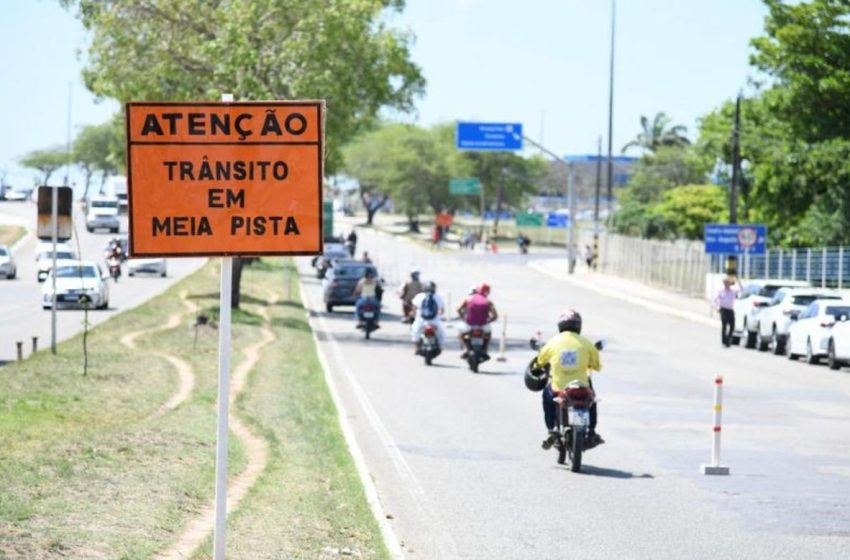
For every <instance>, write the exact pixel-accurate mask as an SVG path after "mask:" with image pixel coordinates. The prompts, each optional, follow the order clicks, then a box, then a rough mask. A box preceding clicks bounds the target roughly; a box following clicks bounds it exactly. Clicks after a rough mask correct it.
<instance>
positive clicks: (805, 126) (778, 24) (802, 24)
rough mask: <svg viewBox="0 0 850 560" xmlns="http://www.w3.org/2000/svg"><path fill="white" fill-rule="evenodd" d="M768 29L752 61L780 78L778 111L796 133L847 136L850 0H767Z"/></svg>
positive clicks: (754, 43) (811, 136) (813, 137)
mask: <svg viewBox="0 0 850 560" xmlns="http://www.w3.org/2000/svg"><path fill="white" fill-rule="evenodd" d="M764 3H765V5H766V6H767V8H768V15H767V17H766V19H765V35H764V36H762V37H757V38H755V39H753V40H752V41H751V44H752V46H753V47H754V49H755V53H754V54H753V55H752V56H751V58H750V61H751V63H752V64H753V65H755V66H756V67H757V68H758V69H760V70H762V71H763V72H765V73H767V74H769V75H770V76H772V77H773V78H774V79H775V80H776V84H777V86H779V87H777V88H776V92H775V93H776V98H775V102H776V105H775V111H776V113H777V115H778V116H780V117H781V119H782V120H783V121H784V122H786V123H788V124H789V125H790V126H791V128H792V130H793V132H794V135H795V137H796V138H799V139H802V140H806V141H809V142H815V141H820V140H826V139H831V138H845V137H847V135H848V130H850V104H848V103H847V99H848V97H850V3H848V2H847V1H846V0H810V1H808V2H795V3H793V4H791V3H788V2H783V1H780V0H764Z"/></svg>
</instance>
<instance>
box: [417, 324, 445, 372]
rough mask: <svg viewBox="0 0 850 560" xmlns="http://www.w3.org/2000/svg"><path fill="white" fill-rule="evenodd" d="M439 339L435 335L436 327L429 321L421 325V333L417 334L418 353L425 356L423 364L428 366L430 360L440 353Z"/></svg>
mask: <svg viewBox="0 0 850 560" xmlns="http://www.w3.org/2000/svg"><path fill="white" fill-rule="evenodd" d="M441 352H442V349H441V348H440V339H439V338H438V337H437V327H436V326H434V325H432V324H431V323H426V324H425V326H424V327H422V333H421V334H420V335H419V354H421V355H422V357H423V358H425V365H428V366H430V365H431V362H432V361H433V360H434V358H436V357H437V356H439V355H440V353H441Z"/></svg>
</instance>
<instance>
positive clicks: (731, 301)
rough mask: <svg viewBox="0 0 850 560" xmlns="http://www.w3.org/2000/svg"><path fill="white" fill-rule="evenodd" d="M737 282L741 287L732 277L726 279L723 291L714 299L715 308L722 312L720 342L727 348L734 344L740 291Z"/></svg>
mask: <svg viewBox="0 0 850 560" xmlns="http://www.w3.org/2000/svg"><path fill="white" fill-rule="evenodd" d="M736 282H737V284H738V286H740V285H741V283H740V282H739V281H737V280H735V279H734V278H732V277H731V276H728V277H726V278H724V279H723V289H721V290H720V291H719V292H717V296H716V297H715V298H714V306H715V307H716V308H717V309H718V310H719V311H720V341H721V342H722V343H723V346H725V347H726V348H729V346H730V345H731V344H732V331H733V330H734V329H735V298H737V297H738V290H737V289H736V288H735V287H734V284H735V283H736Z"/></svg>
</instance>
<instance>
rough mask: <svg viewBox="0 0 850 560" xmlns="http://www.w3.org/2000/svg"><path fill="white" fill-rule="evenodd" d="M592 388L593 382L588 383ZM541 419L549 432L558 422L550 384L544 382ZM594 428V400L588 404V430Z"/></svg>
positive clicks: (593, 429)
mask: <svg viewBox="0 0 850 560" xmlns="http://www.w3.org/2000/svg"><path fill="white" fill-rule="evenodd" d="M590 388H591V389H593V383H591V384H590ZM543 420H544V421H545V422H546V428H547V429H548V430H549V431H550V432H551V431H552V430H554V429H555V426H556V425H557V423H558V403H556V402H555V396H554V395H553V394H552V385H550V384H548V383H547V384H546V387H545V388H544V389H543ZM595 430H596V401H593V404H592V405H590V431H591V432H593V431H595Z"/></svg>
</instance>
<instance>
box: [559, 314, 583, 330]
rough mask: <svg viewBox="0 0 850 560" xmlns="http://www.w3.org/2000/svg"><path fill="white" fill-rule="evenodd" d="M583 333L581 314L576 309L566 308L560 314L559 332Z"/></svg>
mask: <svg viewBox="0 0 850 560" xmlns="http://www.w3.org/2000/svg"><path fill="white" fill-rule="evenodd" d="M564 331H570V332H574V333H576V334H581V315H579V312H578V311H576V310H575V309H566V310H564V311H562V312H561V314H560V315H559V316H558V332H564Z"/></svg>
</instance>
